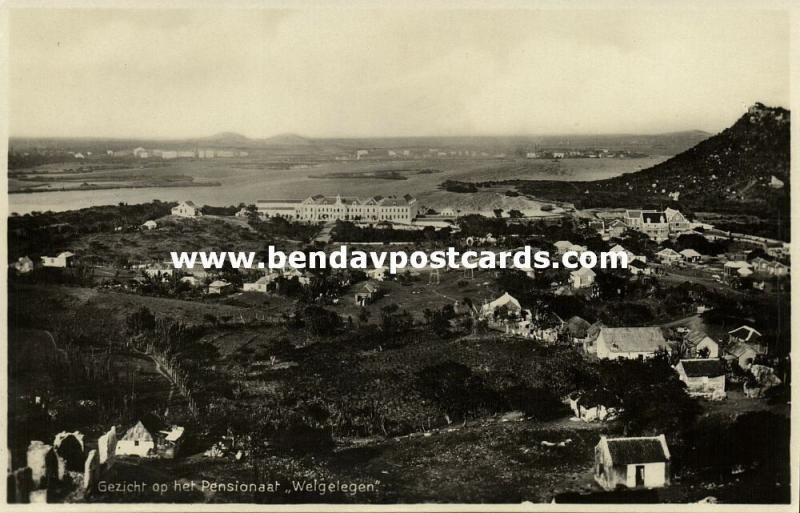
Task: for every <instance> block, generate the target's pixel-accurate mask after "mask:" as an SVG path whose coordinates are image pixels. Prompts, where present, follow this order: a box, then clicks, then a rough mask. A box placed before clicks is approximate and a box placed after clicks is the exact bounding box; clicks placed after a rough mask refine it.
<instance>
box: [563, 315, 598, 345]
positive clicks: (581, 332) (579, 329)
mask: <svg viewBox="0 0 800 513" xmlns="http://www.w3.org/2000/svg"><path fill="white" fill-rule="evenodd" d="M591 327H592V325H591V324H590V323H589V321H587V320H586V319H584V318H583V317H579V316H577V315H575V316H573V317H570V318H569V319H568V320H567V322H565V323H564V333H566V335H567V336H569V337H570V338H571V339H572V342H575V343H577V342H579V341H581V340H583V339H585V338H586V336H587V335H588V334H589V328H591Z"/></svg>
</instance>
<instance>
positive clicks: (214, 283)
mask: <svg viewBox="0 0 800 513" xmlns="http://www.w3.org/2000/svg"><path fill="white" fill-rule="evenodd" d="M228 285H230V283H228V282H227V281H225V280H214V281H212V282H211V283H209V285H208V286H209V287H215V288H216V287H227V286H228Z"/></svg>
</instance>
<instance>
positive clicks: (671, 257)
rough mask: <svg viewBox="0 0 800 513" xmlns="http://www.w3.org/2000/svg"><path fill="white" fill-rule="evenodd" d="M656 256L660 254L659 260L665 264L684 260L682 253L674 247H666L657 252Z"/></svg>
mask: <svg viewBox="0 0 800 513" xmlns="http://www.w3.org/2000/svg"><path fill="white" fill-rule="evenodd" d="M656 256H658V258H659V260H661V263H663V264H665V265H672V264H674V263H675V262H680V261H681V260H683V257H682V256H681V254H680V253H678V252H677V251H675V250H674V249H672V248H664V249H662V250H661V251H659V252H658V253H656Z"/></svg>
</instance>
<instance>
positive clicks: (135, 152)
mask: <svg viewBox="0 0 800 513" xmlns="http://www.w3.org/2000/svg"><path fill="white" fill-rule="evenodd" d="M142 153H145V154H146V153H147V150H145V149H144V148H142V147H141V146H139V147H138V148H134V149H133V156H134V157H139V158H144V157H142Z"/></svg>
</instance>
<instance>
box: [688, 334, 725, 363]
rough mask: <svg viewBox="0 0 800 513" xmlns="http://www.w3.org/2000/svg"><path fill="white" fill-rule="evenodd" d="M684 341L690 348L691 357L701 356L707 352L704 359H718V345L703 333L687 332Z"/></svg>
mask: <svg viewBox="0 0 800 513" xmlns="http://www.w3.org/2000/svg"><path fill="white" fill-rule="evenodd" d="M685 340H686V343H687V344H688V345H689V347H690V348H691V352H692V355H694V356H701V355H702V354H705V353H706V352H708V354H707V355H706V358H718V357H719V344H718V343H717V341H716V340H714V339H713V338H711V337H709V336H708V335H706V334H705V333H704V332H702V331H697V330H689V331H688V332H687V333H686V337H685Z"/></svg>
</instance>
